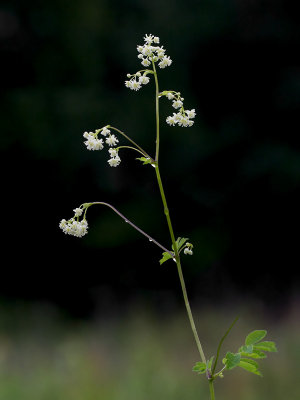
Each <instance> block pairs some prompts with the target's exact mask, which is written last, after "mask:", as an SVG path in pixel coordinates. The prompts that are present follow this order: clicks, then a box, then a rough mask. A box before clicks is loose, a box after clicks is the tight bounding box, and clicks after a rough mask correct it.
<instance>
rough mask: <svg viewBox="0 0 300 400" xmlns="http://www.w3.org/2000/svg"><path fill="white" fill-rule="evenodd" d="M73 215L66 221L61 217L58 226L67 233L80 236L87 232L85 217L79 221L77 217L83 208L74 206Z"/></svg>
mask: <svg viewBox="0 0 300 400" xmlns="http://www.w3.org/2000/svg"><path fill="white" fill-rule="evenodd" d="M73 211H74V213H75V214H74V217H73V218H71V219H69V220H68V221H67V220H65V219H62V220H61V221H60V224H59V227H60V229H62V231H63V232H64V233H65V234H67V235H72V236H76V237H82V236H84V235H86V234H87V230H88V223H87V220H86V219H85V218H83V219H82V220H81V221H79V217H80V216H81V215H82V212H83V210H82V209H81V208H75V209H74V210H73Z"/></svg>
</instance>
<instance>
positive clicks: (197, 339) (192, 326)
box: [152, 62, 206, 363]
mask: <svg viewBox="0 0 300 400" xmlns="http://www.w3.org/2000/svg"><path fill="white" fill-rule="evenodd" d="M152 64H153V71H154V78H155V86H156V96H155V105H156V154H155V161H156V165H155V172H156V178H157V182H158V186H159V190H160V195H161V199H162V202H163V206H164V213H165V216H166V219H167V224H168V227H169V232H170V236H171V240H172V245H173V250H174V254H175V261H176V265H177V271H178V275H179V280H180V284H181V289H182V294H183V298H184V303H185V307H186V311H187V314H188V318H189V321H190V325H191V329H192V331H193V334H194V338H195V341H196V345H197V348H198V351H199V354H200V357H201V360H202V362H204V363H206V358H205V355H204V351H203V348H202V345H201V342H200V339H199V335H198V332H197V328H196V325H195V322H194V318H193V314H192V310H191V307H190V303H189V299H188V295H187V290H186V286H185V281H184V277H183V273H182V268H181V262H180V256H179V253H178V249H177V246H176V240H175V235H174V231H173V227H172V222H171V218H170V213H169V209H168V205H167V200H166V196H165V192H164V188H163V184H162V180H161V176H160V171H159V166H158V158H159V87H158V79H157V73H156V69H155V65H154V62H153V63H152Z"/></svg>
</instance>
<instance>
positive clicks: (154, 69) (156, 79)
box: [152, 61, 159, 163]
mask: <svg viewBox="0 0 300 400" xmlns="http://www.w3.org/2000/svg"><path fill="white" fill-rule="evenodd" d="M152 65H153V72H154V79H155V114H156V150H155V161H156V162H157V163H158V157H159V86H158V78H157V73H156V68H155V63H154V61H152Z"/></svg>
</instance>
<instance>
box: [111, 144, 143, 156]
mask: <svg viewBox="0 0 300 400" xmlns="http://www.w3.org/2000/svg"><path fill="white" fill-rule="evenodd" d="M117 149H118V150H119V149H131V150H135V151H137V152H138V153H140V154H142V155H143V156H145V154H144V153H142V152H141V151H140V150H139V149H136V148H135V147H132V146H118V147H117Z"/></svg>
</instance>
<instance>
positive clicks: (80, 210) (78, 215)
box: [73, 208, 83, 217]
mask: <svg viewBox="0 0 300 400" xmlns="http://www.w3.org/2000/svg"><path fill="white" fill-rule="evenodd" d="M73 211H74V213H75V217H80V216H81V214H82V212H83V210H82V209H81V208H75V209H74V210H73Z"/></svg>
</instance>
